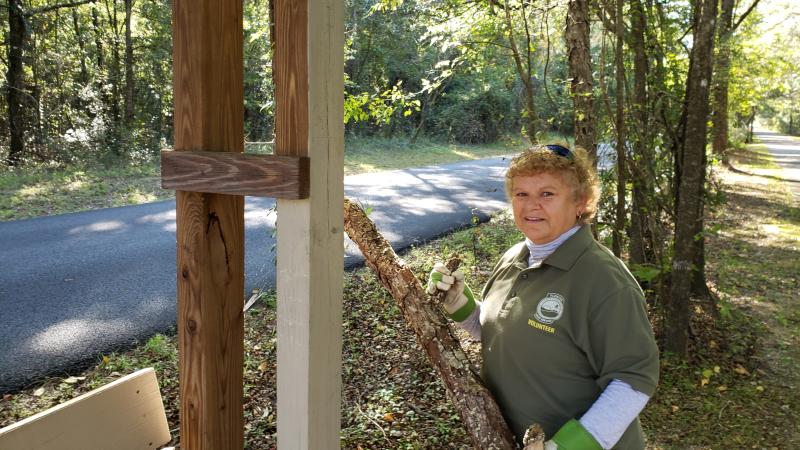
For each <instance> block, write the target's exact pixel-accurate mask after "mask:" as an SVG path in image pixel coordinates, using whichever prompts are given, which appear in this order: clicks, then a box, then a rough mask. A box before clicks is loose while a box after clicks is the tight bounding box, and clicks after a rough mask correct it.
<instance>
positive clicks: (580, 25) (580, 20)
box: [565, 0, 597, 160]
mask: <svg viewBox="0 0 800 450" xmlns="http://www.w3.org/2000/svg"><path fill="white" fill-rule="evenodd" d="M565 37H566V41H567V59H568V61H569V76H570V95H571V96H572V105H573V121H574V126H575V145H576V146H578V147H582V148H584V149H586V150H587V151H588V152H589V154H590V155H592V158H595V160H596V159H597V143H596V141H595V114H594V93H593V89H592V88H593V80H592V61H591V42H590V40H589V0H570V1H569V4H568V6H567V24H566V32H565Z"/></svg>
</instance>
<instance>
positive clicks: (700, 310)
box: [694, 306, 703, 314]
mask: <svg viewBox="0 0 800 450" xmlns="http://www.w3.org/2000/svg"><path fill="white" fill-rule="evenodd" d="M694 312H695V313H697V314H703V308H701V307H699V306H695V307H694Z"/></svg>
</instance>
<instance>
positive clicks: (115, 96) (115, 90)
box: [106, 0, 122, 154]
mask: <svg viewBox="0 0 800 450" xmlns="http://www.w3.org/2000/svg"><path fill="white" fill-rule="evenodd" d="M106 14H108V21H109V24H110V25H111V29H112V33H113V36H112V38H111V39H112V41H111V68H110V70H109V72H108V83H109V84H110V85H111V121H112V128H113V129H112V136H113V138H112V140H113V141H112V142H111V143H110V144H111V146H112V148H113V150H114V152H115V153H117V154H119V153H120V152H121V150H122V149H121V147H120V142H118V140H117V137H118V136H119V131H120V130H119V128H120V119H121V117H120V116H121V115H120V107H119V103H120V98H119V94H120V93H119V82H120V79H119V78H120V72H121V67H120V66H121V61H120V55H119V40H120V39H119V38H120V36H119V21H118V20H117V0H111V7H109V6H108V0H106Z"/></svg>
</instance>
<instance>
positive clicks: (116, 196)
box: [0, 163, 173, 221]
mask: <svg viewBox="0 0 800 450" xmlns="http://www.w3.org/2000/svg"><path fill="white" fill-rule="evenodd" d="M159 184H160V174H159V168H158V167H157V166H156V165H155V163H150V164H143V165H135V166H134V165H131V166H128V165H126V166H122V167H116V168H98V167H84V168H79V167H70V168H62V169H51V168H32V169H30V168H29V169H22V170H10V171H9V170H7V171H5V172H2V173H0V221H7V220H18V219H28V218H32V217H39V216H49V215H52V214H63V213H69V212H76V211H84V210H90V209H97V208H110V207H114V206H125V205H136V204H139V203H147V202H153V201H156V200H163V199H167V198H171V197H172V196H173V194H172V192H171V191H165V190H163V189H161V188H160V186H159Z"/></svg>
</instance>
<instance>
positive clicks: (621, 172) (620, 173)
mask: <svg viewBox="0 0 800 450" xmlns="http://www.w3.org/2000/svg"><path fill="white" fill-rule="evenodd" d="M622 2H623V0H616V13H615V14H614V15H615V24H616V30H615V34H616V37H617V45H616V52H615V54H614V61H615V62H616V66H617V70H616V72H617V74H616V79H617V80H616V81H617V85H616V91H617V92H616V102H617V104H616V129H617V146H616V147H617V214H616V220H615V223H614V230H613V233H612V236H611V251H612V252H614V255H616V256H617V257H619V256H620V255H621V254H622V231H623V230H624V229H625V191H626V188H627V179H626V176H625V175H626V174H625V166H626V163H625V160H626V155H625V151H626V148H625V147H626V143H625V140H626V136H625V59H624V56H625V55H624V54H623V52H624V50H625V49H624V42H625V22H624V20H625V18H624V16H623V15H622Z"/></svg>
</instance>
